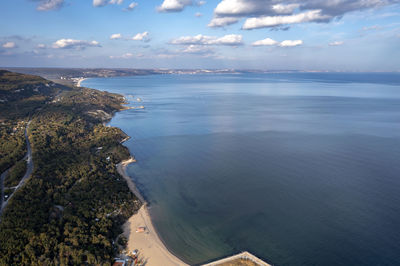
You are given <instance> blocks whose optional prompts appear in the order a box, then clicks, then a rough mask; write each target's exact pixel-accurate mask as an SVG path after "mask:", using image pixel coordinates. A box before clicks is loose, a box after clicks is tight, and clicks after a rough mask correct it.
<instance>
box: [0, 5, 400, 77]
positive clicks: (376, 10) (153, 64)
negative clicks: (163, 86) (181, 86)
mask: <svg viewBox="0 0 400 266" xmlns="http://www.w3.org/2000/svg"><path fill="white" fill-rule="evenodd" d="M0 66H3V67H99V68H103V67H110V68H174V69H179V68H186V69H187V68H192V69H198V68H207V69H224V68H230V69H260V70H307V71H400V0H204V1H203V0H1V1H0Z"/></svg>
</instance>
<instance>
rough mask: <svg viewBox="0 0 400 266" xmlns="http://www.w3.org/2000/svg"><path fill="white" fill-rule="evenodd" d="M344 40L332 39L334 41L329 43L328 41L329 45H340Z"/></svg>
mask: <svg viewBox="0 0 400 266" xmlns="http://www.w3.org/2000/svg"><path fill="white" fill-rule="evenodd" d="M343 43H344V42H342V41H334V42H331V43H329V46H339V45H342V44H343Z"/></svg>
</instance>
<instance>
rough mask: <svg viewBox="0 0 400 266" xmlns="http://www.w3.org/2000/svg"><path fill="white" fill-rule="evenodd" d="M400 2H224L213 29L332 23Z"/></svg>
mask: <svg viewBox="0 0 400 266" xmlns="http://www.w3.org/2000/svg"><path fill="white" fill-rule="evenodd" d="M398 3H399V0H325V1H323V0H221V1H220V2H219V3H218V5H217V6H216V7H215V9H214V18H213V19H212V21H211V22H210V24H209V26H211V27H223V26H226V25H229V24H233V23H235V22H238V21H239V20H240V19H241V18H247V19H248V20H246V22H247V24H246V25H245V26H243V28H249V29H250V28H262V27H279V26H280V25H283V24H293V23H305V22H330V21H332V20H333V19H334V18H337V19H340V18H341V17H342V16H343V15H345V14H346V13H349V12H353V11H362V10H366V9H375V8H380V7H384V6H388V5H393V4H398ZM225 18H230V19H229V21H230V22H231V23H223V21H224V19H225ZM233 18H236V20H234V19H233ZM227 20H228V19H227ZM218 21H219V23H218Z"/></svg>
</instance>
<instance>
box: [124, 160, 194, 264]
mask: <svg viewBox="0 0 400 266" xmlns="http://www.w3.org/2000/svg"><path fill="white" fill-rule="evenodd" d="M134 162H136V159H135V158H134V157H133V156H131V157H130V158H129V159H127V160H124V161H122V162H120V163H119V164H117V171H118V173H119V174H120V175H121V176H122V177H123V178H124V179H125V180H126V182H127V183H128V187H129V189H130V190H131V191H132V193H133V194H135V196H136V197H137V198H138V199H139V200H140V201H141V202H142V204H143V205H142V206H141V207H140V209H139V210H138V212H137V213H135V214H134V215H132V216H131V217H129V219H128V221H126V222H125V223H124V225H123V227H122V229H123V234H124V236H125V237H126V238H127V239H128V244H127V250H128V251H133V250H138V251H139V252H138V254H139V257H140V258H142V259H143V260H144V261H145V262H146V265H148V266H152V265H154V266H158V265H164V266H169V265H171V266H172V265H188V264H186V263H184V262H183V261H182V260H180V259H179V258H178V257H176V256H175V255H174V254H172V253H171V252H170V251H169V250H168V248H167V247H166V246H165V244H164V242H163V241H162V240H161V238H160V237H159V235H158V233H157V231H156V230H155V228H154V225H153V222H152V221H151V217H150V214H149V211H148V208H147V202H146V201H145V200H144V198H143V197H142V195H141V194H140V192H139V190H138V189H137V187H136V185H135V184H134V183H133V181H132V179H131V178H130V176H129V175H128V174H127V173H126V167H127V166H128V165H129V164H130V163H134ZM139 227H145V228H146V230H145V232H143V233H136V229H137V228H139Z"/></svg>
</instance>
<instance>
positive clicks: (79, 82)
mask: <svg viewBox="0 0 400 266" xmlns="http://www.w3.org/2000/svg"><path fill="white" fill-rule="evenodd" d="M86 79H87V78H80V79H79V80H78V82H77V83H76V86H77V87H81V83H82V82H83V81H85V80H86Z"/></svg>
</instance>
